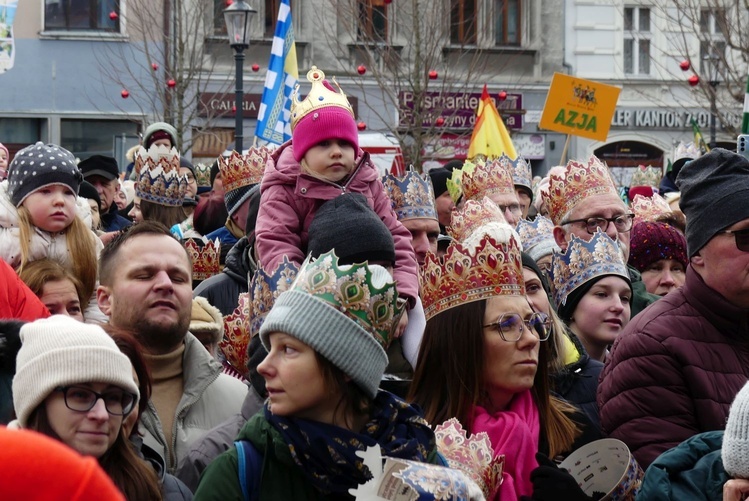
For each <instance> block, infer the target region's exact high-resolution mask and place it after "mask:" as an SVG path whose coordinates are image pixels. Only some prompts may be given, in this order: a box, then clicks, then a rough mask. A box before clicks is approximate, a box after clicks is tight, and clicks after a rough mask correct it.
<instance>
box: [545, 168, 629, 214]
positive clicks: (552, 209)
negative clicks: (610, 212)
mask: <svg viewBox="0 0 749 501" xmlns="http://www.w3.org/2000/svg"><path fill="white" fill-rule="evenodd" d="M596 195H614V196H615V197H617V198H619V195H618V193H617V191H616V186H614V181H613V180H612V178H611V175H610V173H609V169H608V167H606V165H605V164H604V163H603V162H601V161H600V160H599V159H598V158H597V157H595V156H591V157H590V158H589V159H588V161H587V162H581V161H578V160H570V161H569V162H567V166H566V167H565V169H564V172H563V173H561V174H556V173H553V174H551V175H550V176H549V217H550V218H551V220H552V221H553V222H554V223H555V224H559V223H561V221H562V218H563V217H564V216H565V215H566V214H569V212H570V211H572V209H574V208H575V207H577V205H578V204H579V203H580V202H582V201H583V200H585V199H586V198H588V197H592V196H596Z"/></svg>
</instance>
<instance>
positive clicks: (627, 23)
mask: <svg viewBox="0 0 749 501" xmlns="http://www.w3.org/2000/svg"><path fill="white" fill-rule="evenodd" d="M634 17H635V9H633V8H632V7H626V8H625V9H624V30H625V31H632V30H633V29H634V26H635V22H634Z"/></svg>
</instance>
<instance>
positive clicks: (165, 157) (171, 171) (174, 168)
mask: <svg viewBox="0 0 749 501" xmlns="http://www.w3.org/2000/svg"><path fill="white" fill-rule="evenodd" d="M135 166H136V167H135V168H136V170H137V171H138V179H137V182H136V183H135V194H136V195H138V196H139V197H140V199H141V200H147V201H149V202H153V203H156V204H159V205H166V206H167V207H182V202H183V200H184V198H185V193H186V192H187V186H188V181H187V176H185V175H180V173H179V153H177V150H176V149H175V148H171V149H169V148H167V147H166V146H162V145H151V147H150V148H149V149H148V150H146V149H145V148H143V147H141V148H140V149H139V150H138V151H137V152H136V153H135Z"/></svg>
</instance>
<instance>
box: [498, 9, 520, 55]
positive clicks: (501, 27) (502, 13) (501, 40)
mask: <svg viewBox="0 0 749 501" xmlns="http://www.w3.org/2000/svg"><path fill="white" fill-rule="evenodd" d="M520 9H521V7H520V0H496V13H497V22H496V25H495V43H496V44H497V45H520V43H521V38H520V35H521V31H520V15H521V10H520Z"/></svg>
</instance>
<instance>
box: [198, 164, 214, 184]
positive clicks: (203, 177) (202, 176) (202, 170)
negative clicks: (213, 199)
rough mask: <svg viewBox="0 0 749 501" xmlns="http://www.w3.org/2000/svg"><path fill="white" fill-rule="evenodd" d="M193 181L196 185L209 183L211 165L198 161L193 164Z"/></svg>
mask: <svg viewBox="0 0 749 501" xmlns="http://www.w3.org/2000/svg"><path fill="white" fill-rule="evenodd" d="M195 182H196V183H197V184H198V186H201V187H205V186H210V185H211V166H210V165H208V164H203V163H198V164H196V165H195Z"/></svg>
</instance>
